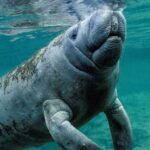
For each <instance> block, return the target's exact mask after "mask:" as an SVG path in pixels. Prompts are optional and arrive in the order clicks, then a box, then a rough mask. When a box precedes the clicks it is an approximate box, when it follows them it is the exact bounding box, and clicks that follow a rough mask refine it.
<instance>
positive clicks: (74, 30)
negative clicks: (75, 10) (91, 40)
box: [69, 25, 78, 40]
mask: <svg viewBox="0 0 150 150" xmlns="http://www.w3.org/2000/svg"><path fill="white" fill-rule="evenodd" d="M77 35H78V25H76V26H75V27H73V28H72V30H71V33H70V36H69V37H70V39H72V40H75V39H76V38H77Z"/></svg>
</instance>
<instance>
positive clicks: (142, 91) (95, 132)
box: [0, 0, 150, 150]
mask: <svg viewBox="0 0 150 150" xmlns="http://www.w3.org/2000/svg"><path fill="white" fill-rule="evenodd" d="M0 2H1V0H0ZM125 16H126V19H127V39H126V42H125V45H124V49H123V54H122V58H121V62H120V80H119V83H118V94H119V97H120V99H121V101H122V103H123V105H124V107H125V108H126V110H127V112H128V115H129V117H130V120H131V124H132V128H133V138H134V143H133V150H150V0H145V1H144V0H143V1H138V2H131V3H129V5H128V6H127V8H126V9H125ZM19 17H23V16H19ZM26 17H27V16H26ZM30 17H31V16H30ZM54 17H55V16H54ZM15 19H20V18H18V16H13V18H10V17H9V16H5V17H4V16H2V15H0V76H2V75H3V74H5V73H6V72H8V71H9V70H11V69H13V68H14V67H15V66H17V65H18V64H20V63H22V62H23V61H25V60H26V59H28V58H29V57H31V56H32V55H33V53H35V52H36V51H37V50H38V49H40V48H42V47H44V46H46V45H47V44H48V43H49V42H50V41H51V40H52V39H54V37H56V36H57V35H58V34H60V33H61V32H63V30H65V29H66V27H68V26H69V25H68V24H63V25H60V24H58V25H57V26H44V27H42V26H38V27H37V26H36V29H35V28H34V26H30V27H23V28H21V29H20V28H19V27H17V28H15V26H14V28H10V26H4V25H5V24H7V22H9V21H10V20H11V22H12V21H14V20H15ZM30 25H31V24H30ZM32 25H33V24H32ZM33 28H34V30H33ZM22 30H23V31H24V32H21V31H22ZM80 130H81V131H82V132H83V133H85V134H86V135H87V136H88V137H90V138H91V139H93V140H94V141H95V142H96V143H98V144H99V145H100V146H101V147H102V148H103V149H106V150H113V146H112V140H111V135H110V131H109V127H108V122H107V120H106V118H105V116H104V114H99V115H98V116H96V117H95V118H94V119H92V120H91V121H90V122H89V123H87V124H86V125H84V126H83V127H81V129H80ZM57 149H58V147H57V145H56V144H55V143H48V144H46V145H43V146H41V147H38V148H30V149H28V150H57Z"/></svg>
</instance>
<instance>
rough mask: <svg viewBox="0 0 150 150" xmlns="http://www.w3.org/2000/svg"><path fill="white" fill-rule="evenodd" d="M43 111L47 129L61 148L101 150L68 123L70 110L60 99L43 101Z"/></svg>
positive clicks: (69, 149) (67, 149)
mask: <svg viewBox="0 0 150 150" xmlns="http://www.w3.org/2000/svg"><path fill="white" fill-rule="evenodd" d="M43 111H44V117H45V121H46V125H47V128H48V130H49V132H50V134H51V136H52V138H53V139H54V140H55V141H56V142H57V143H58V144H59V146H61V148H62V149H64V150H83V149H84V150H101V149H100V148H99V147H98V146H97V145H96V144H95V143H94V142H93V141H91V140H90V139H88V138H87V137H86V136H85V135H84V134H82V133H81V132H80V131H79V130H77V129H76V128H75V127H74V126H73V125H72V124H71V123H70V120H71V118H72V116H73V114H72V111H71V109H70V108H69V106H68V105H66V104H65V103H64V102H63V101H62V100H59V99H54V100H47V101H45V102H44V104H43Z"/></svg>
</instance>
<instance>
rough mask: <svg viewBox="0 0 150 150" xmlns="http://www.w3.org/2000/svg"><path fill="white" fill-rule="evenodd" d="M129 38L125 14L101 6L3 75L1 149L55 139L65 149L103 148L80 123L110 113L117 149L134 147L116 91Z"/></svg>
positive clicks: (17, 147)
mask: <svg viewBox="0 0 150 150" xmlns="http://www.w3.org/2000/svg"><path fill="white" fill-rule="evenodd" d="M124 38H125V19H124V17H123V15H122V13H121V12H113V11H111V10H107V11H106V10H105V11H103V12H101V11H100V10H99V11H96V12H94V13H93V14H92V15H91V16H89V17H87V19H86V20H83V21H81V22H80V23H78V24H76V25H74V26H73V27H71V28H70V29H69V30H68V31H67V32H66V33H65V34H63V35H61V36H59V37H57V38H56V39H54V41H53V42H52V43H50V45H49V46H48V47H46V48H43V49H42V50H40V51H39V52H38V53H37V55H35V56H33V57H32V58H31V59H30V60H28V61H27V62H26V63H24V64H23V65H21V66H19V67H17V68H16V69H15V70H13V71H12V72H10V73H8V74H7V75H5V76H4V77H2V78H1V79H0V149H2V150H18V149H24V148H25V147H30V146H36V145H40V144H42V143H45V142H49V141H50V140H52V139H53V140H54V141H56V142H57V143H58V144H59V145H60V147H61V148H62V149H65V150H101V148H100V147H99V146H98V145H97V144H95V143H94V142H93V141H91V140H90V139H89V138H87V137H86V136H85V135H83V134H82V133H81V132H80V131H79V130H78V129H77V127H79V126H81V125H83V124H84V123H86V122H87V121H88V120H90V119H91V118H92V117H93V116H95V115H97V114H98V113H100V112H104V113H105V114H106V116H107V118H108V121H109V125H110V129H111V133H112V138H113V142H114V148H115V150H130V149H131V142H132V135H131V127H130V122H129V119H128V116H127V114H126V112H125V110H124V108H123V106H122V104H121V103H120V101H119V99H118V97H117V90H116V83H117V81H118V74H119V65H118V60H119V58H120V54H121V49H122V43H123V41H124ZM99 127H100V126H99ZM99 134H100V133H99ZM100 135H101V134H100ZM100 135H99V136H100Z"/></svg>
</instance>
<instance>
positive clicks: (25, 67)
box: [0, 47, 47, 90]
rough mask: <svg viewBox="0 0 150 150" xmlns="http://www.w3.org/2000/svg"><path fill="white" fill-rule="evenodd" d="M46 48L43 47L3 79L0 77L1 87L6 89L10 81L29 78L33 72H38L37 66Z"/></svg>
mask: <svg viewBox="0 0 150 150" xmlns="http://www.w3.org/2000/svg"><path fill="white" fill-rule="evenodd" d="M46 50H47V47H46V48H43V49H41V50H40V51H39V52H38V53H36V54H35V55H34V56H32V57H31V58H30V59H29V60H28V61H26V62H25V63H23V64H22V65H21V66H18V67H17V68H16V69H15V70H12V71H11V72H9V73H8V74H6V76H5V77H4V78H3V80H2V79H0V87H2V86H3V87H4V90H5V89H6V88H7V86H8V85H9V83H10V81H13V80H15V81H17V82H19V80H20V79H21V80H28V79H29V78H31V77H32V75H33V74H35V73H36V66H37V64H38V62H39V60H40V59H42V57H43V55H44V53H45V51H46Z"/></svg>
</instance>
